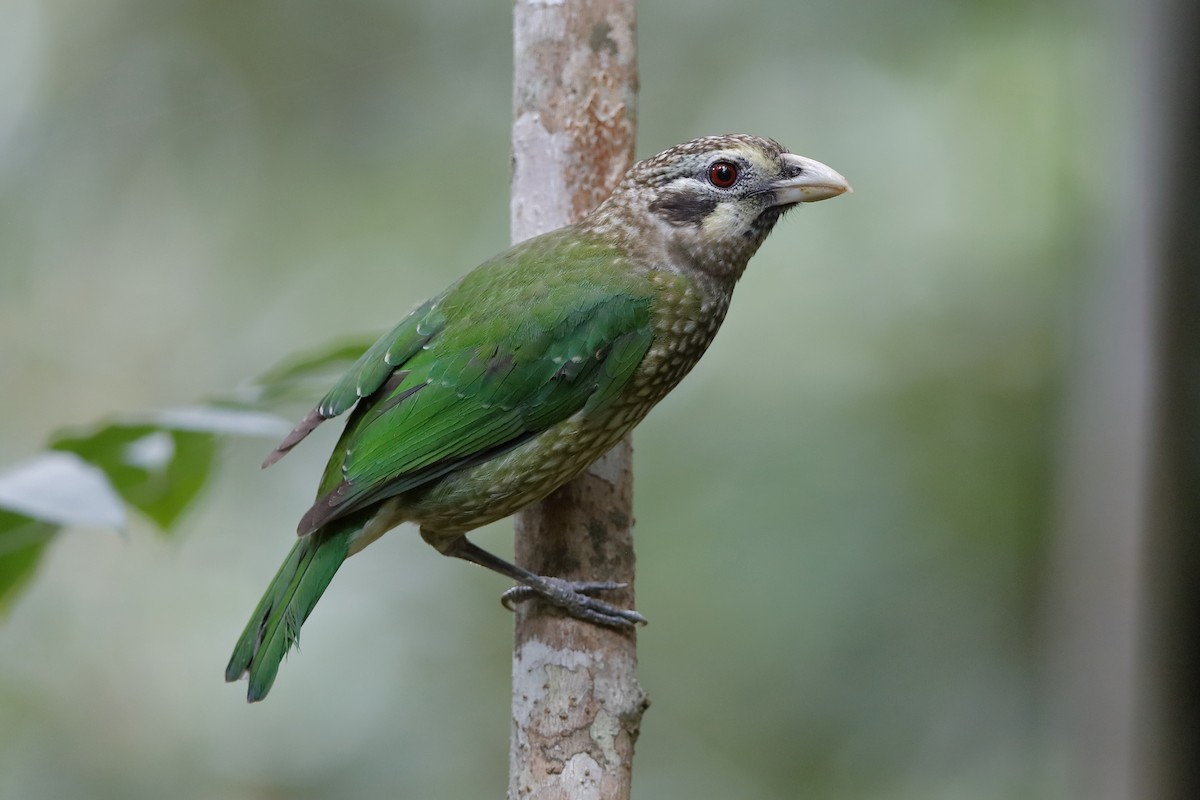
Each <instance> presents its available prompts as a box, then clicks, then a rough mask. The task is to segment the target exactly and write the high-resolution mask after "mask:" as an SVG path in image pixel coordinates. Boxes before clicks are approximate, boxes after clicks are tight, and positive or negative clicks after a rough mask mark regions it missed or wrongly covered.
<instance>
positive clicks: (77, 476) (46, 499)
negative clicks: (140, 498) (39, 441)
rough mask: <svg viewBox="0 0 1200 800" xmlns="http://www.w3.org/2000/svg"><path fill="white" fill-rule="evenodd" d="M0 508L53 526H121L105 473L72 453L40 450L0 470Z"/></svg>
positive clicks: (122, 519) (118, 506) (121, 517)
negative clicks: (24, 459)
mask: <svg viewBox="0 0 1200 800" xmlns="http://www.w3.org/2000/svg"><path fill="white" fill-rule="evenodd" d="M0 508H6V509H8V510H10V511H15V512H17V513H18V514H21V515H23V516H25V517H28V518H31V519H37V520H42V521H45V522H48V523H51V524H53V525H84V526H92V527H99V528H124V527H125V506H124V505H123V504H122V503H121V498H119V497H117V495H116V493H115V492H114V491H113V487H112V485H111V484H110V482H109V480H108V478H107V477H106V475H105V473H104V472H103V471H101V470H100V469H97V468H96V467H95V466H93V465H91V464H88V463H87V462H86V461H84V460H83V459H81V458H79V456H78V455H75V454H72V453H62V452H48V453H39V454H38V455H36V456H34V457H33V458H30V459H28V460H26V461H23V462H21V463H20V464H17V465H16V466H14V467H11V468H9V469H7V470H5V471H4V472H3V473H0Z"/></svg>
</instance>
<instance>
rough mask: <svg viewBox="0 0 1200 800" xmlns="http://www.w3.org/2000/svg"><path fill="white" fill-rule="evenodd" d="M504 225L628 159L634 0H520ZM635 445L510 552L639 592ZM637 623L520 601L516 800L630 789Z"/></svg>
mask: <svg viewBox="0 0 1200 800" xmlns="http://www.w3.org/2000/svg"><path fill="white" fill-rule="evenodd" d="M513 42H514V71H515V75H514V91H513V133H512V138H513V185H512V238H513V241H514V242H515V241H520V240H522V239H526V238H529V237H530V236H534V235H536V234H538V233H542V232H544V231H547V230H551V229H553V228H556V227H559V226H561V225H563V224H566V223H568V222H571V221H574V220H576V219H579V218H580V217H581V216H583V215H584V214H585V213H587V212H588V211H590V210H591V209H592V208H594V207H595V206H596V205H597V204H599V202H600V201H601V200H603V199H604V197H606V196H607V195H608V193H609V191H610V190H611V189H612V187H613V186H614V185H615V183H616V182H617V180H618V179H619V178H620V176H621V175H622V174H623V173H624V171H625V170H626V169H627V168H628V167H629V165H630V164H631V163H632V161H633V146H634V100H635V97H636V93H637V63H636V58H635V43H634V3H633V0H517V2H516V3H515V6H514V31H513ZM631 453H632V448H631V446H630V443H629V440H628V439H626V440H625V441H623V442H622V443H621V444H619V445H618V446H617V447H615V448H614V449H613V450H612V451H611V452H609V453H608V454H607V455H606V456H604V457H603V458H602V459H600V460H599V461H598V462H597V463H596V464H595V465H593V466H592V468H591V469H590V470H589V471H588V472H586V473H585V474H584V475H582V476H580V477H579V478H577V479H576V480H574V481H572V482H571V483H569V484H567V485H566V486H563V487H562V488H560V489H559V490H558V491H556V492H555V493H554V494H552V495H551V496H550V497H548V498H547V499H546V500H544V501H543V502H541V503H539V504H537V505H536V506H534V507H532V508H529V509H527V510H525V511H523V512H521V514H519V515H518V517H517V522H516V561H517V563H518V564H520V565H521V566H523V567H526V568H527V569H531V570H533V571H534V572H537V573H540V574H543V575H553V576H556V577H561V578H567V579H570V580H616V581H622V582H626V583H628V584H629V588H628V589H626V590H623V591H619V592H611V593H607V594H606V595H605V599H606V600H610V601H612V602H614V603H617V604H620V605H623V606H626V607H632V606H633V599H634V598H633V577H634V556H633V538H632V528H633V510H632V498H633V477H632V473H631V466H630V461H631ZM636 666H637V651H636V635H635V634H634V633H633V632H619V631H616V630H612V629H608V628H602V627H599V626H596V625H592V624H589V623H586V622H580V621H578V620H574V619H570V618H567V617H564V616H562V615H561V614H560V613H559V612H557V611H556V610H554V609H551V608H548V607H547V606H546V605H545V604H543V603H541V602H538V601H531V602H525V603H521V604H520V605H519V606H518V610H517V615H516V640H515V643H514V648H513V729H512V750H511V761H510V772H509V791H508V796H509V798H510V800H517V799H518V798H537V799H538V800H551V799H553V800H567V799H568V798H570V799H571V800H574V799H575V798H589V799H594V800H599V798H604V800H609V799H610V798H612V799H613V800H621V799H622V798H628V797H629V788H630V779H631V774H632V761H633V746H634V742H635V741H636V739H637V734H638V728H639V725H640V723H641V717H642V712H643V711H644V710H645V708H646V705H647V700H646V696H645V694H644V693H643V692H642V689H641V687H640V686H639V685H638V682H637V678H636V674H635V670H636Z"/></svg>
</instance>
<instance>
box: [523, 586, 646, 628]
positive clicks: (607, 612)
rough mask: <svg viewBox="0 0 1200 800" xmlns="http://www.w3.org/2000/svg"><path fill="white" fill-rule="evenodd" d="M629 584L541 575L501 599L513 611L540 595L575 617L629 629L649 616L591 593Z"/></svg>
mask: <svg viewBox="0 0 1200 800" xmlns="http://www.w3.org/2000/svg"><path fill="white" fill-rule="evenodd" d="M628 585H629V584H627V583H617V582H615V581H567V580H563V579H562V578H545V577H542V578H541V581H539V583H538V584H537V585H533V584H524V585H521V586H514V587H513V588H511V589H509V590H508V591H506V592H505V593H504V594H502V595H500V603H501V604H502V605H503V606H504V607H505V608H507V609H508V610H509V611H514V610H516V609H515V604H516V603H523V602H525V601H527V600H532V599H534V598H541V599H543V600H546V601H548V602H550V603H552V604H553V605H556V606H558V607H559V608H561V609H562V610H563V611H565V612H567V614H569V615H570V616H572V617H575V618H576V619H582V620H585V621H587V622H592V623H595V624H597V625H606V626H608V627H610V628H623V629H630V628H633V627H634V626H635V625H645V624H646V618H645V617H643V616H642V615H641V614H639V613H638V612H636V611H634V610H633V609H628V608H620V607H618V606H614V605H612V604H611V603H606V602H604V601H603V600H597V599H596V598H594V597H589V596H588V595H590V594H592V593H593V592H611V591H614V590H616V589H624V588H625V587H626V586H628Z"/></svg>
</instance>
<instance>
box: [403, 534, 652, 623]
mask: <svg viewBox="0 0 1200 800" xmlns="http://www.w3.org/2000/svg"><path fill="white" fill-rule="evenodd" d="M421 537H422V538H423V539H425V541H427V542H429V544H431V545H433V546H434V547H436V548H437V549H438V551H440V552H441V553H442V554H443V555H447V556H453V557H455V558H461V559H463V560H464V561H470V562H471V563H472V564H478V565H479V566H481V567H486V568H487V569H490V570H492V571H493V572H499V573H500V574H501V575H505V576H507V577H509V578H512V579H513V580H514V581H516V582H517V583H519V584H521V585H520V586H515V587H513V588H512V589H509V590H508V591H507V592H505V593H504V594H503V595H501V598H500V602H501V603H503V604H504V607H505V608H507V609H509V610H510V611H511V610H512V608H513V603H519V602H523V601H525V600H529V599H531V598H533V597H534V596H537V597H541V598H543V599H545V600H547V601H549V602H551V603H553V604H554V605H556V606H558V607H559V608H561V609H563V610H564V611H566V612H567V613H568V614H570V615H571V616H572V617H575V618H577V619H582V620H586V621H588V622H594V623H596V624H597V625H608V626H610V627H613V628H631V627H633V626H634V625H636V624H638V623H642V624H644V623H645V622H646V618H645V617H643V616H642V615H641V614H639V613H638V612H636V611H633V610H632V609H625V608H619V607H618V606H614V605H612V604H611V603H606V602H604V601H603V600H597V599H596V598H594V597H589V596H588V595H590V594H592V593H593V592H608V591H612V590H614V589H623V588H625V586H626V584H624V583H615V582H613V581H568V580H563V579H562V578H550V577H547V576H545V575H537V574H535V573H533V572H530V571H529V570H526V569H522V568H521V567H518V566H517V565H516V564H510V563H509V562H507V561H505V560H504V559H502V558H499V557H498V556H494V555H492V554H491V553H489V552H488V551H486V550H484V549H483V548H481V547H478V546H477V545H475V544H474V543H473V542H471V541H470V540H469V539H467V537H466V536H456V537H454V538H453V539H449V540H447V539H445V538H442V537H439V536H437V535H436V534H434V533H430V534H428V535H427V534H426V532H425V531H424V530H422V531H421Z"/></svg>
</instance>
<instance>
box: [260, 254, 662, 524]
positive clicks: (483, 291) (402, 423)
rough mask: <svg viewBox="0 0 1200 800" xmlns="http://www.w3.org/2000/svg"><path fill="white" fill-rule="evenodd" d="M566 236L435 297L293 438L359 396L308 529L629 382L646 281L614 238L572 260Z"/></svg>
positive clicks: (646, 340) (486, 453)
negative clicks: (613, 247) (628, 265)
mask: <svg viewBox="0 0 1200 800" xmlns="http://www.w3.org/2000/svg"><path fill="white" fill-rule="evenodd" d="M556 244H561V242H556V241H555V240H554V238H553V235H551V237H549V238H547V237H543V240H542V241H539V240H534V241H533V242H532V243H527V245H526V246H523V247H521V248H518V249H516V250H513V251H510V252H509V253H508V254H506V255H505V256H502V257H501V258H500V259H497V260H496V261H494V262H490V263H489V264H485V265H484V266H483V267H481V268H480V269H479V270H476V271H475V272H473V273H472V274H471V275H469V276H467V278H465V279H464V280H463V281H462V282H461V283H460V284H458V285H456V286H454V287H452V288H451V289H450V290H449V291H448V292H446V293H445V294H444V295H442V296H441V297H439V298H436V299H435V300H433V301H430V303H427V304H426V305H425V306H422V307H421V308H420V309H418V310H417V311H416V312H414V313H413V315H410V317H409V318H408V319H406V320H405V321H404V322H402V323H401V324H400V325H399V326H397V328H396V329H395V330H393V331H392V332H390V333H389V334H388V335H387V336H385V337H384V338H383V339H381V340H380V341H379V342H377V343H376V344H375V345H374V346H373V347H372V348H371V349H370V350H369V351H368V352H367V353H366V354H364V356H363V357H362V358H361V359H360V360H359V362H357V363H356V364H355V366H354V367H353V368H351V370H350V372H349V373H348V374H347V376H346V377H345V378H343V379H342V380H341V381H340V382H339V383H338V385H337V386H335V387H334V389H333V390H331V391H330V392H329V394H328V395H327V396H326V397H325V399H324V400H322V402H321V403H320V404H319V405H318V406H317V408H315V409H314V410H313V412H312V413H311V414H310V415H309V417H308V418H306V422H302V423H301V425H300V426H298V427H297V429H296V431H295V432H293V434H292V436H289V438H288V439H285V440H284V442H283V443H282V444H281V445H280V448H281V449H282V450H283V451H286V449H288V448H290V447H291V446H294V445H295V443H296V442H298V441H299V440H300V439H302V438H303V436H304V435H307V432H308V431H310V430H311V429H312V428H313V427H315V426H316V424H319V422H320V421H321V420H323V419H327V418H329V417H331V416H334V415H335V414H338V413H341V412H343V411H345V410H347V409H348V408H349V407H350V406H352V405H354V404H355V403H357V406H356V407H355V409H354V413H353V414H352V415H351V416H350V420H349V422H348V423H347V425H346V430H345V431H344V432H343V434H342V437H341V439H340V441H339V443H338V446H337V447H336V448H335V450H334V453H333V456H332V458H331V459H330V461H329V465H328V466H327V467H326V470H325V475H324V478H323V479H322V481H321V486H320V490H319V493H318V494H319V496H318V500H317V502H316V503H315V504H314V505H313V507H312V508H311V509H310V510H309V511H308V513H307V514H305V516H304V517H303V519H302V520H301V521H300V526H299V531H300V533H301V534H307V533H311V532H312V531H315V530H317V529H318V528H320V527H321V526H323V525H325V524H327V523H328V522H330V521H332V520H335V519H338V518H341V517H343V516H345V515H346V514H350V513H353V512H354V511H357V510H359V509H362V508H364V507H366V506H369V505H371V504H373V503H377V502H379V501H381V500H384V499H386V498H389V497H392V496H395V495H397V494H400V493H402V492H405V491H407V490H409V489H412V488H415V487H417V486H420V485H422V484H425V483H428V482H430V481H433V480H436V479H437V478H439V477H441V476H443V475H446V474H448V473H450V472H453V471H455V470H458V469H462V468H465V467H467V466H470V465H473V464H477V463H480V462H482V461H486V460H488V459H490V458H494V457H495V456H497V455H499V454H501V453H503V452H505V451H507V450H509V449H511V448H513V447H516V446H518V445H520V444H521V443H523V442H526V441H528V440H529V439H531V438H533V437H534V436H537V435H538V434H539V433H540V432H542V431H544V430H546V429H547V428H549V427H551V426H553V425H555V424H556V423H558V422H561V421H563V420H565V419H567V418H568V417H570V416H571V415H572V414H575V413H577V412H579V411H581V410H586V409H591V408H595V407H598V406H601V405H603V404H604V403H607V402H608V401H610V400H611V399H612V398H613V396H614V395H616V394H617V393H619V392H620V390H621V389H622V387H624V386H625V385H626V384H627V383H628V381H629V379H630V377H631V376H632V375H633V373H634V371H635V370H636V368H637V365H638V364H639V363H640V362H641V360H642V358H643V357H644V356H645V354H646V351H647V350H648V349H649V347H650V343H651V341H652V339H653V325H652V322H651V313H650V306H651V303H650V296H649V295H648V294H647V293H646V291H645V288H644V287H645V284H644V283H640V282H639V281H638V280H637V279H636V276H632V275H630V274H629V273H628V272H627V271H625V270H618V269H615V268H614V265H613V255H612V253H611V252H609V251H607V250H605V249H603V248H601V247H587V246H584V247H579V246H577V247H575V248H572V250H573V252H571V254H570V255H571V258H570V265H569V267H564V266H563V259H562V257H561V256H562V253H561V248H559V247H556ZM584 276H586V277H584ZM311 420H315V422H311V424H309V422H310V421H311ZM306 427H307V430H304V429H305V428H306ZM293 438H294V441H289V440H291V439H293Z"/></svg>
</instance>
